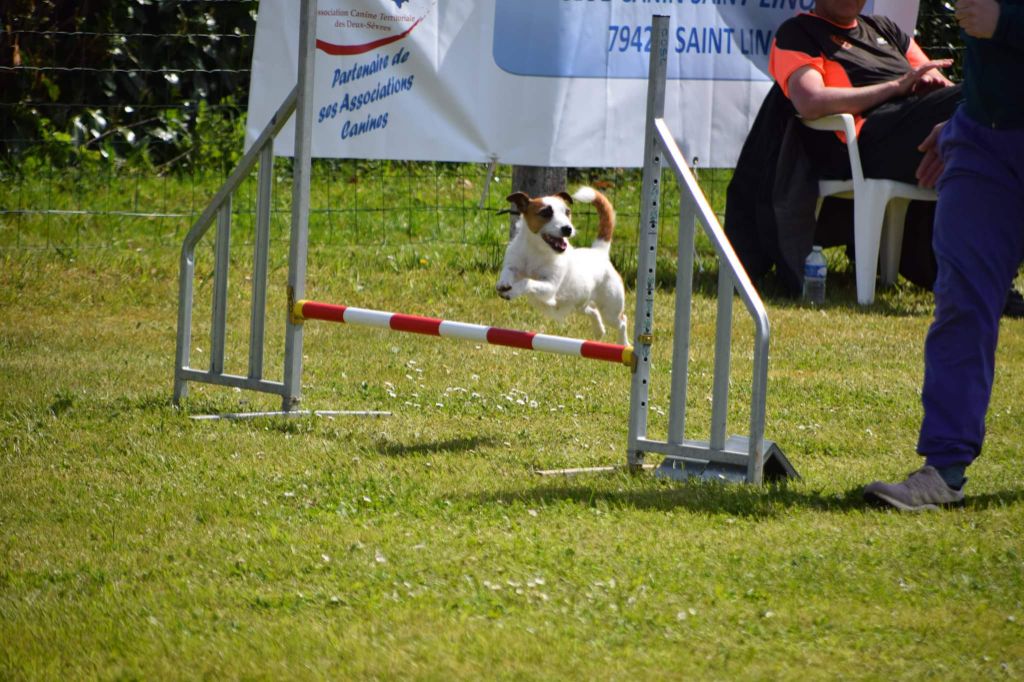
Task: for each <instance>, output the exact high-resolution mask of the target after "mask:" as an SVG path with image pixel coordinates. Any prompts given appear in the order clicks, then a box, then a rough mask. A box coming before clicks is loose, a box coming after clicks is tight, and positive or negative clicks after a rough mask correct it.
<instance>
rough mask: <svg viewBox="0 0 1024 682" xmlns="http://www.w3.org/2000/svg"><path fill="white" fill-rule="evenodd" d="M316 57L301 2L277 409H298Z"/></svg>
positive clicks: (309, 0) (311, 4)
mask: <svg viewBox="0 0 1024 682" xmlns="http://www.w3.org/2000/svg"><path fill="white" fill-rule="evenodd" d="M315 57H316V0H302V3H301V9H300V15H299V101H298V106H297V107H296V111H295V166H294V172H293V178H294V180H293V186H292V231H291V240H290V242H291V243H290V245H289V250H288V308H287V310H286V311H285V317H286V320H285V341H284V386H285V389H284V398H283V400H282V403H281V409H282V410H285V411H288V410H291V409H294V408H295V406H296V405H298V403H299V400H300V398H301V393H302V325H301V324H293V322H292V319H291V309H292V304H293V303H294V302H295V301H297V300H299V299H300V298H302V297H303V296H304V295H305V293H306V255H307V251H308V248H309V176H310V172H311V171H312V148H313V128H312V125H313V82H314V70H313V67H314V63H315Z"/></svg>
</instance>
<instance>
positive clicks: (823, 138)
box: [805, 85, 963, 184]
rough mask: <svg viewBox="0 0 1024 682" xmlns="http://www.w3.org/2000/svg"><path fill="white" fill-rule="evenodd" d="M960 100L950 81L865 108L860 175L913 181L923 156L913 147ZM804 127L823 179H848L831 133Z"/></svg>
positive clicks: (840, 146)
mask: <svg viewBox="0 0 1024 682" xmlns="http://www.w3.org/2000/svg"><path fill="white" fill-rule="evenodd" d="M962 101H963V95H962V93H961V87H960V86H959V85H954V86H953V87H949V88H942V89H941V90H933V91H932V92H930V93H928V94H926V95H920V96H918V95H912V96H910V97H904V98H901V99H897V100H890V101H888V102H885V103H883V104H880V105H879V106H877V107H875V108H874V109H871V110H870V111H869V112H867V114H866V115H865V116H864V119H865V120H864V125H863V127H862V128H861V130H860V135H859V136H858V137H857V146H858V148H859V150H860V163H861V167H862V168H863V169H864V175H865V176H866V177H870V178H886V179H889V180H900V181H902V182H909V183H912V184H917V178H916V176H915V173H916V171H917V165H918V164H919V163H920V162H921V157H922V156H923V154H922V153H921V152H919V151H918V150H917V146H918V145H919V144H921V142H923V141H924V138H926V137H927V136H928V133H930V132H931V131H932V128H934V127H935V125H936V124H938V123H941V122H943V121H946V120H949V119H950V118H951V117H952V116H953V113H954V112H955V111H956V108H957V107H958V106H959V105H960V103H961V102H962ZM807 130H808V132H809V133H810V134H808V135H807V136H806V138H805V141H806V144H807V149H808V152H809V153H810V155H811V157H812V158H813V159H814V162H815V165H816V166H817V167H818V168H819V169H820V170H821V173H822V177H824V178H839V179H843V178H848V177H850V157H849V154H848V153H847V150H846V145H845V144H844V143H843V142H842V141H841V140H840V139H839V138H838V137H837V136H836V134H835V133H832V132H825V131H817V130H810V129H807Z"/></svg>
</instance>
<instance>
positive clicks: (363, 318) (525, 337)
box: [292, 301, 633, 367]
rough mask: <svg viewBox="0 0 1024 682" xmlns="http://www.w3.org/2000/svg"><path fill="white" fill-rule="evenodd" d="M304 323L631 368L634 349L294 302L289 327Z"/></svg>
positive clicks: (524, 332) (357, 309) (433, 318)
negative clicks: (461, 341) (319, 322)
mask: <svg viewBox="0 0 1024 682" xmlns="http://www.w3.org/2000/svg"><path fill="white" fill-rule="evenodd" d="M304 320H325V321H327V322H344V323H346V324H351V325H357V326H361V327H377V328H379V329H390V330H391V331H396V332H410V333H413V334H426V335H427V336H443V337H447V338H453V339H464V340H466V341H479V342H482V343H489V344H491V345H494V346H509V347H512V348H522V349H524V350H536V351H541V352H544V353H558V354H561V355H575V356H577V357H582V358H587V359H590V360H604V361H606V362H617V363H620V364H623V365H626V366H628V367H632V366H633V348H632V347H631V346H620V345H618V344H614V343H602V342H600V341H585V340H583V339H572V338H569V337H565V336H550V335H548V334H538V333H536V332H528V331H520V330H517V329H502V328H501V327H487V326H484V325H481V324H467V323H465V322H452V321H449V320H441V319H438V318H435V317H421V316H420V315H405V314H402V313H389V312H385V311H382V310H368V309H366V308H353V307H352V306H345V305H334V304H331V303H320V302H318V301H296V302H295V305H294V306H293V307H292V324H301V323H302V322H303V321H304Z"/></svg>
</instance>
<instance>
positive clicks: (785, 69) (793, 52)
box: [768, 14, 928, 132]
mask: <svg viewBox="0 0 1024 682" xmlns="http://www.w3.org/2000/svg"><path fill="white" fill-rule="evenodd" d="M926 61H928V57H927V55H925V53H924V51H923V50H921V48H920V47H919V46H918V45H917V43H916V42H915V41H914V39H913V38H911V37H910V36H908V35H907V34H906V33H904V32H903V30H902V29H900V27H899V26H897V25H896V23H895V22H894V21H892V20H891V19H889V18H888V17H882V16H861V17H858V18H857V20H856V21H854V22H853V24H852V25H850V26H840V25H838V24H834V23H832V22H831V21H829V20H827V19H822V18H821V17H819V16H816V15H814V14H798V15H797V16H795V17H793V18H792V19H788V20H786V21H785V22H783V23H782V25H781V26H779V29H778V31H777V32H776V34H775V40H774V41H773V43H772V49H771V53H770V55H769V57H768V69H769V71H770V72H771V75H772V78H774V79H775V82H776V83H778V84H779V87H781V88H782V91H783V92H784V93H785V94H786V96H787V97H789V78H790V76H792V75H793V73H794V72H796V71H797V70H798V69H800V68H801V67H804V66H809V67H811V68H812V69H814V70H815V71H817V72H819V73H820V74H821V76H822V78H823V79H824V81H825V85H826V86H829V87H863V86H865V85H874V84H875V83H884V82H887V81H891V80H895V79H897V78H899V77H900V76H902V75H903V74H905V73H907V72H908V71H910V70H911V69H912V68H914V67H916V66H918V65H920V64H923V63H924V62H926ZM855 118H856V119H857V130H858V132H859V131H860V127H861V125H862V124H863V119H862V118H861V117H860V116H856V117H855Z"/></svg>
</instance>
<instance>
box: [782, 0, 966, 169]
mask: <svg viewBox="0 0 1024 682" xmlns="http://www.w3.org/2000/svg"><path fill="white" fill-rule="evenodd" d="M865 2H866V0H817V1H816V2H815V3H814V11H813V12H812V13H810V14H800V15H798V16H795V17H793V18H792V19H789V20H788V21H786V22H784V23H783V24H782V25H781V26H780V27H779V30H778V32H777V33H776V37H775V42H774V44H773V45H772V51H771V54H770V56H769V70H770V71H771V75H772V78H774V79H775V82H776V83H778V84H779V86H780V87H781V88H782V91H783V93H784V94H785V95H786V96H787V97H789V99H790V100H791V101H792V103H793V106H794V107H795V108H796V111H797V113H799V114H800V116H802V117H804V118H818V117H820V116H826V115H828V114H837V113H849V114H854V117H855V120H856V124H857V141H858V147H859V149H860V155H861V165H862V166H863V168H864V174H865V175H866V176H868V177H872V178H889V179H892V180H900V181H902V182H908V183H913V184H916V183H917V178H916V176H915V172H916V171H917V165H918V163H920V161H921V158H922V156H923V155H922V153H921V152H920V151H919V150H918V148H917V147H918V145H919V144H920V143H921V141H922V140H924V138H925V137H927V136H928V134H929V133H930V132H931V130H932V128H933V127H934V126H935V125H936V124H937V123H939V122H941V121H944V120H946V119H947V117H948V116H950V115H951V114H952V113H953V111H955V110H956V107H957V106H958V105H959V104H960V102H961V101H962V96H961V93H960V86H954V85H953V84H952V83H951V82H950V81H949V79H947V78H946V77H945V76H943V75H942V74H941V73H940V72H939V71H938V69H939V68H943V67H947V66H949V65H950V64H952V60H949V59H943V60H934V61H933V60H929V59H928V57H927V56H926V55H925V53H924V52H923V51H922V50H921V48H920V47H918V45H917V43H916V42H915V41H914V39H913V38H911V37H910V36H908V35H907V34H905V33H904V32H903V31H902V30H901V29H900V28H899V27H898V26H897V25H896V24H895V22H893V21H892V20H891V19H888V18H886V17H881V16H872V17H869V16H860V10H861V9H863V7H864V4H865ZM807 138H808V139H809V140H810V141H811V144H810V145H809V146H808V151H809V152H810V153H811V155H812V157H813V158H814V161H815V163H816V165H817V166H818V168H819V170H820V171H821V173H822V177H839V178H846V177H849V173H850V164H849V157H848V155H847V152H846V148H845V146H844V145H845V140H844V139H843V138H842V134H841V133H825V134H824V135H820V134H817V131H810V132H809V133H808V134H807Z"/></svg>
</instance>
